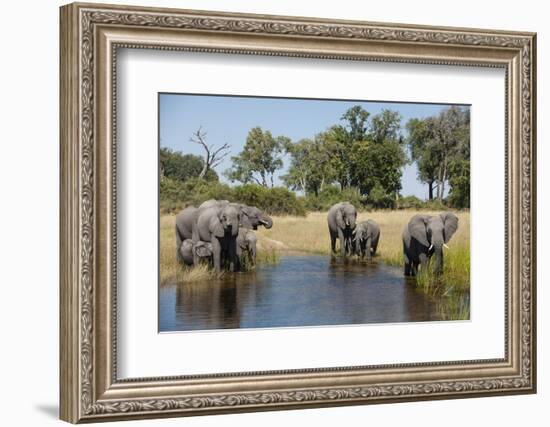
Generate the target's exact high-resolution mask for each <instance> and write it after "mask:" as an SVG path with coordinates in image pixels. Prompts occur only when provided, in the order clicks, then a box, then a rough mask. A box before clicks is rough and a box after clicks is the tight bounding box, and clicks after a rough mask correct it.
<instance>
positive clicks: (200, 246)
mask: <svg viewBox="0 0 550 427" xmlns="http://www.w3.org/2000/svg"><path fill="white" fill-rule="evenodd" d="M179 253H180V256H181V260H182V261H183V263H184V264H185V265H188V266H191V265H193V264H194V260H195V256H197V257H198V258H199V260H201V261H203V260H205V261H207V262H208V263H210V262H211V260H212V243H208V242H197V243H193V240H192V239H185V240H184V241H183V242H182V243H181V246H180V248H179Z"/></svg>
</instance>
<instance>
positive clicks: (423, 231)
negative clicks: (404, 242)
mask: <svg viewBox="0 0 550 427" xmlns="http://www.w3.org/2000/svg"><path fill="white" fill-rule="evenodd" d="M428 221H429V217H428V216H426V215H415V216H413V217H412V218H411V220H410V221H409V233H410V235H411V236H412V237H414V238H415V239H416V240H418V241H419V242H420V243H422V244H423V245H424V246H430V242H429V241H428V230H427V228H426V226H427V225H428Z"/></svg>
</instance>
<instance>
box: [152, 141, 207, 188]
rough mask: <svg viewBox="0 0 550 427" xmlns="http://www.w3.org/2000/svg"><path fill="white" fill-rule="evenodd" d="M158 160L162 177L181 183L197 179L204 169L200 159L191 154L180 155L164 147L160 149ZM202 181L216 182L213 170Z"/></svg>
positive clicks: (178, 152)
mask: <svg viewBox="0 0 550 427" xmlns="http://www.w3.org/2000/svg"><path fill="white" fill-rule="evenodd" d="M159 160H160V169H161V174H162V176H166V177H168V178H171V179H175V180H177V181H181V182H184V181H187V180H188V179H190V178H197V177H199V175H200V173H201V171H202V170H203V168H204V161H203V159H202V158H201V157H199V156H195V155H193V154H182V153H181V152H180V151H174V150H171V149H170V148H166V147H163V148H161V149H160V159H159ZM204 179H206V180H208V181H217V180H218V175H217V174H216V172H215V171H214V170H213V169H210V170H209V171H208V173H206V175H205V177H204Z"/></svg>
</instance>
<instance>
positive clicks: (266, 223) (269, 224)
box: [260, 215, 273, 230]
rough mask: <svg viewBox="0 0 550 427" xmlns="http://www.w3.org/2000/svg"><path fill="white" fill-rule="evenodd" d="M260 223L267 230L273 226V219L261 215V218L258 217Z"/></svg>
mask: <svg viewBox="0 0 550 427" xmlns="http://www.w3.org/2000/svg"><path fill="white" fill-rule="evenodd" d="M260 223H261V224H262V225H263V226H264V227H265V228H267V229H268V230H269V229H270V228H271V227H273V220H272V219H271V217H269V216H267V215H264V216H262V218H261V219H260Z"/></svg>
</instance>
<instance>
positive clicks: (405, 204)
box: [395, 196, 426, 209]
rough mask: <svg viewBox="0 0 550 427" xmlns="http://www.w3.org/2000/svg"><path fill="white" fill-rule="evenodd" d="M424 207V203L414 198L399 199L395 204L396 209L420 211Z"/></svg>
mask: <svg viewBox="0 0 550 427" xmlns="http://www.w3.org/2000/svg"><path fill="white" fill-rule="evenodd" d="M425 206H426V202H424V201H423V200H420V199H419V198H418V197H416V196H406V197H399V199H397V202H396V206H395V207H396V208H397V209H422V208H424V207H425Z"/></svg>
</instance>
